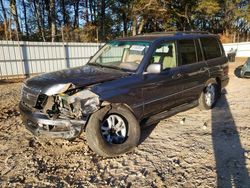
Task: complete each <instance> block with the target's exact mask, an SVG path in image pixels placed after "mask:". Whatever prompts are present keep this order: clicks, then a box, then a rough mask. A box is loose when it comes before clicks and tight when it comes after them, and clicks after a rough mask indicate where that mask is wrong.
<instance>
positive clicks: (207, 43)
mask: <svg viewBox="0 0 250 188" xmlns="http://www.w3.org/2000/svg"><path fill="white" fill-rule="evenodd" d="M201 44H202V47H203V51H204V55H205V59H206V60H208V59H213V58H216V57H220V56H221V51H220V46H219V43H218V41H217V39H216V38H212V37H211V38H201Z"/></svg>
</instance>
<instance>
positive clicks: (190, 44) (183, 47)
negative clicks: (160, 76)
mask: <svg viewBox="0 0 250 188" xmlns="http://www.w3.org/2000/svg"><path fill="white" fill-rule="evenodd" d="M179 49H180V57H181V62H182V65H186V64H191V63H195V62H196V52H195V46H194V41H193V40H181V41H179Z"/></svg>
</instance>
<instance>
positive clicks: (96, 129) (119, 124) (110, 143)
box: [86, 106, 140, 157]
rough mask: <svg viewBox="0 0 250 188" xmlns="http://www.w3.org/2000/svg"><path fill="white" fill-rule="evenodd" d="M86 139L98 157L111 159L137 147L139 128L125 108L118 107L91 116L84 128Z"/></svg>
mask: <svg viewBox="0 0 250 188" xmlns="http://www.w3.org/2000/svg"><path fill="white" fill-rule="evenodd" d="M100 117H101V118H100ZM86 138H87V142H88V145H89V147H90V148H91V149H92V150H93V151H94V152H96V153H97V154H98V155H101V156H105V157H113V156H117V155H120V154H123V153H126V152H129V151H131V150H133V149H134V148H135V147H136V146H137V145H138V143H139V139H140V126H139V124H138V121H137V120H136V118H135V116H134V115H133V114H132V113H131V112H130V111H129V110H128V109H127V108H126V107H123V106H119V107H116V108H112V109H111V110H110V111H108V112H102V113H101V114H98V112H97V114H93V115H92V117H91V118H90V120H89V123H88V125H87V127H86Z"/></svg>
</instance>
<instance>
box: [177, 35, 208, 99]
mask: <svg viewBox="0 0 250 188" xmlns="http://www.w3.org/2000/svg"><path fill="white" fill-rule="evenodd" d="M178 49H179V61H180V64H181V75H182V80H183V91H182V99H181V101H179V102H180V103H187V102H191V101H194V100H196V99H198V97H199V96H200V94H201V92H202V90H203V88H204V84H205V82H206V81H207V80H208V78H209V72H208V69H207V64H206V61H205V60H204V58H203V55H202V51H201V47H200V41H199V39H185V40H179V41H178Z"/></svg>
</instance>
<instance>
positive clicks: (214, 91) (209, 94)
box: [199, 82, 220, 110]
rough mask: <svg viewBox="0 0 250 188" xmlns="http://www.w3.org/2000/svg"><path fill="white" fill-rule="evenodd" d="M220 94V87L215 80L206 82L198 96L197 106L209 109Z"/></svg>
mask: <svg viewBox="0 0 250 188" xmlns="http://www.w3.org/2000/svg"><path fill="white" fill-rule="evenodd" d="M219 96H220V87H219V85H218V84H217V83H216V82H210V83H208V84H207V86H206V87H205V89H204V90H203V92H202V93H201V96H200V98H199V107H200V108H201V109H205V110H209V109H212V108H213V107H214V105H215V104H216V102H217V100H218V98H219Z"/></svg>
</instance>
